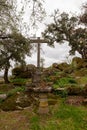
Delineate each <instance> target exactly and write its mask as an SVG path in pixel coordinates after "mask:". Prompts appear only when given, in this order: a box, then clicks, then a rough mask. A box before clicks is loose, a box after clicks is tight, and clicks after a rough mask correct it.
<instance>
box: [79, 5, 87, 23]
mask: <svg viewBox="0 0 87 130" xmlns="http://www.w3.org/2000/svg"><path fill="white" fill-rule="evenodd" d="M83 10H84V11H83V12H82V14H81V15H80V21H81V22H82V23H83V24H85V25H87V3H85V4H84V5H83Z"/></svg>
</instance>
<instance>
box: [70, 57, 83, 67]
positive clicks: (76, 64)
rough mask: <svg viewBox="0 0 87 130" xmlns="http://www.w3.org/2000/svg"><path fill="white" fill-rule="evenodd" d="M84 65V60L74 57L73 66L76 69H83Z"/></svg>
mask: <svg viewBox="0 0 87 130" xmlns="http://www.w3.org/2000/svg"><path fill="white" fill-rule="evenodd" d="M83 63H84V60H83V59H82V58H80V57H74V58H73V59H72V63H71V64H72V66H73V67H74V68H76V69H79V68H82V67H83Z"/></svg>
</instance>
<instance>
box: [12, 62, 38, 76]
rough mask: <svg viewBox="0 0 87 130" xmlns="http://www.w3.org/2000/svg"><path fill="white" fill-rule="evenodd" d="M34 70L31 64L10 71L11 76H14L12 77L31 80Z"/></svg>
mask: <svg viewBox="0 0 87 130" xmlns="http://www.w3.org/2000/svg"><path fill="white" fill-rule="evenodd" d="M35 70H36V67H35V65H32V64H28V65H26V66H18V67H15V68H14V69H13V70H12V75H14V77H20V78H32V75H33V74H34V72H35Z"/></svg>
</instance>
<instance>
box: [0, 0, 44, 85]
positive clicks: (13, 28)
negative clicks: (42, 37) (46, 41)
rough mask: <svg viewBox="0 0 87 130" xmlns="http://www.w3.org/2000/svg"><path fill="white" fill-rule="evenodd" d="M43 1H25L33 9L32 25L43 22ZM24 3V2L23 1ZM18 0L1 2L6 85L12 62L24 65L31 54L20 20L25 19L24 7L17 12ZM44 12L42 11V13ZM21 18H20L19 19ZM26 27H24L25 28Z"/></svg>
mask: <svg viewBox="0 0 87 130" xmlns="http://www.w3.org/2000/svg"><path fill="white" fill-rule="evenodd" d="M42 1H43V0H33V3H32V0H30V1H29V0H25V1H24V2H26V3H30V6H32V5H33V8H32V11H31V12H32V13H31V15H32V23H33V26H34V25H35V22H36V21H41V20H42V18H43V17H42V16H41V14H43V13H44V10H43V7H42V3H41V2H42ZM22 2H23V0H22ZM16 3H17V0H1V1H0V59H1V62H0V68H1V69H4V70H5V71H4V79H5V83H8V82H9V80H8V70H9V68H10V66H11V61H15V62H20V63H24V59H25V55H29V54H30V49H31V45H30V44H29V39H27V38H25V37H24V36H23V35H22V32H21V28H20V27H19V25H21V26H23V24H20V21H19V20H20V18H21V17H23V12H24V9H23V8H24V5H23V3H22V8H21V10H20V11H19V12H17V4H16ZM41 10H42V11H41ZM18 17H19V18H18ZM33 19H34V20H33ZM23 27H24V26H23Z"/></svg>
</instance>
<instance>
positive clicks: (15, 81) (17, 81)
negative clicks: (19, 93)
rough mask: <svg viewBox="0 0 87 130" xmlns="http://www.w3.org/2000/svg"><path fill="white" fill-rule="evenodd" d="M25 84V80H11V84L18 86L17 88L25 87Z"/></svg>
mask: <svg viewBox="0 0 87 130" xmlns="http://www.w3.org/2000/svg"><path fill="white" fill-rule="evenodd" d="M26 82H27V79H23V78H15V79H12V80H11V83H13V84H14V85H19V86H22V85H25V84H26Z"/></svg>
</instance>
